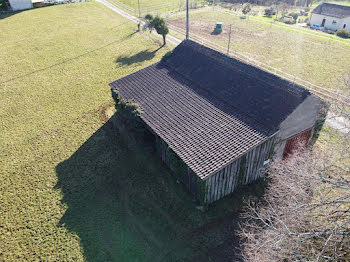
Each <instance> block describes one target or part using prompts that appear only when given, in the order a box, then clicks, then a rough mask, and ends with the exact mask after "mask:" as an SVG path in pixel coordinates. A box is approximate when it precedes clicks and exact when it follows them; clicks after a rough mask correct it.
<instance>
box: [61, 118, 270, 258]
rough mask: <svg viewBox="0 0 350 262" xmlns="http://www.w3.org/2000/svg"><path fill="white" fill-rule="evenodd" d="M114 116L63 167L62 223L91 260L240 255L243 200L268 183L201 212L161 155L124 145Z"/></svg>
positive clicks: (243, 191)
mask: <svg viewBox="0 0 350 262" xmlns="http://www.w3.org/2000/svg"><path fill="white" fill-rule="evenodd" d="M112 119H113V117H112ZM112 119H110V120H108V121H107V122H106V123H105V124H104V125H103V126H102V127H101V128H100V129H98V130H97V131H96V132H95V133H94V134H93V135H92V136H91V137H90V138H89V139H88V140H87V141H86V142H85V143H84V144H83V145H82V146H81V147H80V148H79V149H78V150H77V151H76V152H75V153H74V154H72V155H71V156H70V157H69V158H68V159H67V160H65V161H63V162H61V163H60V164H58V165H57V167H56V174H57V177H58V182H57V185H56V189H59V190H61V192H62V200H61V201H62V204H63V205H64V206H65V208H66V211H65V214H64V215H63V216H62V218H61V219H60V222H59V225H60V226H62V227H65V228H66V229H67V230H68V231H69V232H71V233H73V234H75V235H77V236H78V237H79V241H80V244H81V247H82V250H83V255H84V259H85V260H87V261H124V262H128V261H174V260H175V259H177V258H179V257H180V258H186V259H185V260H182V261H210V260H209V259H215V261H230V259H231V261H232V259H233V258H234V259H235V260H234V261H238V260H239V259H238V258H239V257H240V253H239V241H238V239H237V236H236V233H235V229H236V228H237V223H238V221H239V219H238V218H239V212H240V210H241V207H242V205H243V201H242V199H244V198H247V197H250V196H252V195H255V196H261V195H262V194H263V189H264V186H262V185H261V184H259V183H256V184H254V185H252V186H250V187H246V188H243V189H242V190H238V191H237V192H236V193H234V194H233V195H231V196H229V197H226V198H224V199H222V200H220V201H218V202H216V203H215V204H213V205H212V206H210V207H209V209H208V211H206V212H201V211H199V210H197V209H196V208H195V205H194V204H193V202H192V201H191V200H192V199H191V196H190V194H189V193H188V192H187V191H186V189H185V187H184V186H182V185H181V184H178V183H177V182H176V179H174V177H173V176H172V175H171V174H170V172H169V170H168V169H167V167H165V166H164V165H163V164H162V163H161V161H160V159H159V158H158V157H157V156H156V155H154V154H153V153H152V152H151V151H147V150H145V149H144V148H143V147H142V146H138V145H136V146H130V145H127V144H125V143H126V142H125V140H124V139H123V138H122V136H121V135H120V134H119V133H118V131H117V130H116V129H115V128H113V120H112ZM67 244H69V243H67ZM231 247H233V249H232V250H234V251H232V250H231V251H225V250H226V249H228V248H231ZM236 249H237V250H236ZM177 261H178V260H177ZM212 261H214V260H212Z"/></svg>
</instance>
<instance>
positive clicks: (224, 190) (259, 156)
mask: <svg viewBox="0 0 350 262" xmlns="http://www.w3.org/2000/svg"><path fill="white" fill-rule="evenodd" d="M273 143H274V138H270V139H269V140H267V141H265V142H264V143H262V144H260V145H259V146H257V147H255V148H253V149H251V150H250V151H248V152H247V153H246V154H245V155H243V156H242V157H240V158H239V159H236V160H235V161H233V162H232V163H230V164H229V165H227V166H226V167H225V168H223V169H221V170H220V171H218V172H216V173H215V174H213V175H211V176H209V177H208V178H206V179H205V185H206V194H205V195H206V196H205V199H204V202H205V203H207V204H210V203H212V202H214V201H216V200H218V199H220V198H222V197H224V196H226V195H229V194H230V193H232V192H233V191H234V190H235V189H236V188H237V187H239V186H240V185H246V184H249V183H251V182H253V181H254V180H256V179H258V178H259V177H260V175H261V174H260V173H261V172H260V171H261V168H262V167H263V165H264V161H265V160H267V159H268V158H269V155H270V152H271V148H272V146H273Z"/></svg>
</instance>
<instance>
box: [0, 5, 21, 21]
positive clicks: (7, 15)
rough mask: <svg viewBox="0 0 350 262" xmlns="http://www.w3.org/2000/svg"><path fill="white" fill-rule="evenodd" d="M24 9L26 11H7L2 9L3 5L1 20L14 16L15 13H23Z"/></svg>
mask: <svg viewBox="0 0 350 262" xmlns="http://www.w3.org/2000/svg"><path fill="white" fill-rule="evenodd" d="M22 11H25V10H20V11H11V10H6V11H3V10H1V6H0V20H1V19H5V18H8V17H10V16H13V15H17V14H19V13H21V12H22Z"/></svg>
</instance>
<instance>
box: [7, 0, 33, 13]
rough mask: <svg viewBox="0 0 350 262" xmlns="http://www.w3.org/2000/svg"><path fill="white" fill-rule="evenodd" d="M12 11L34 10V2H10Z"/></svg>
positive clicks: (17, 0) (20, 0) (18, 0)
mask: <svg viewBox="0 0 350 262" xmlns="http://www.w3.org/2000/svg"><path fill="white" fill-rule="evenodd" d="M9 2H10V5H11V8H12V10H14V11H17V10H24V9H29V8H33V3H32V0H9Z"/></svg>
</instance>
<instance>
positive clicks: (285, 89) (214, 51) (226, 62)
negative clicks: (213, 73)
mask: <svg viewBox="0 0 350 262" xmlns="http://www.w3.org/2000/svg"><path fill="white" fill-rule="evenodd" d="M185 41H190V43H191V44H193V43H194V44H195V45H198V46H200V47H201V48H202V49H206V50H208V51H209V52H211V53H212V54H210V53H209V54H205V55H210V57H211V58H213V59H215V60H216V61H219V62H223V63H225V64H227V65H229V66H230V67H232V68H234V69H236V70H238V71H240V72H242V73H243V74H245V75H248V76H249V77H253V78H255V79H257V80H259V81H263V82H265V83H267V84H268V85H270V86H271V87H273V88H278V89H280V90H282V91H285V92H288V93H290V94H292V95H297V94H296V93H295V92H293V90H291V89H287V88H285V87H281V86H279V85H275V84H272V83H270V82H267V81H265V80H263V79H261V77H256V76H254V75H250V74H248V73H247V72H246V71H244V70H242V69H240V68H239V67H238V66H237V65H233V64H232V63H230V62H235V63H237V62H238V63H240V64H241V65H244V66H248V67H250V69H252V70H257V71H262V72H265V73H267V74H268V75H269V76H271V77H276V78H278V79H279V80H282V81H284V82H287V83H288V82H290V81H288V80H285V79H284V78H281V77H280V76H278V75H274V74H272V73H270V72H268V71H265V70H263V69H261V68H258V67H255V66H252V65H249V64H247V63H245V62H242V61H240V60H238V59H236V58H233V57H230V56H228V55H226V54H224V53H221V52H219V51H216V50H214V49H211V48H209V47H207V46H204V45H200V44H198V43H196V42H194V41H192V40H185ZM213 53H214V54H216V55H219V56H221V57H222V58H219V57H217V56H213ZM226 60H230V61H226ZM290 83H292V82H290ZM292 84H293V86H296V87H297V88H299V89H302V90H303V91H306V92H308V93H310V91H309V90H308V89H306V88H305V87H303V86H301V85H299V84H295V83H294V82H293V83H292Z"/></svg>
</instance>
